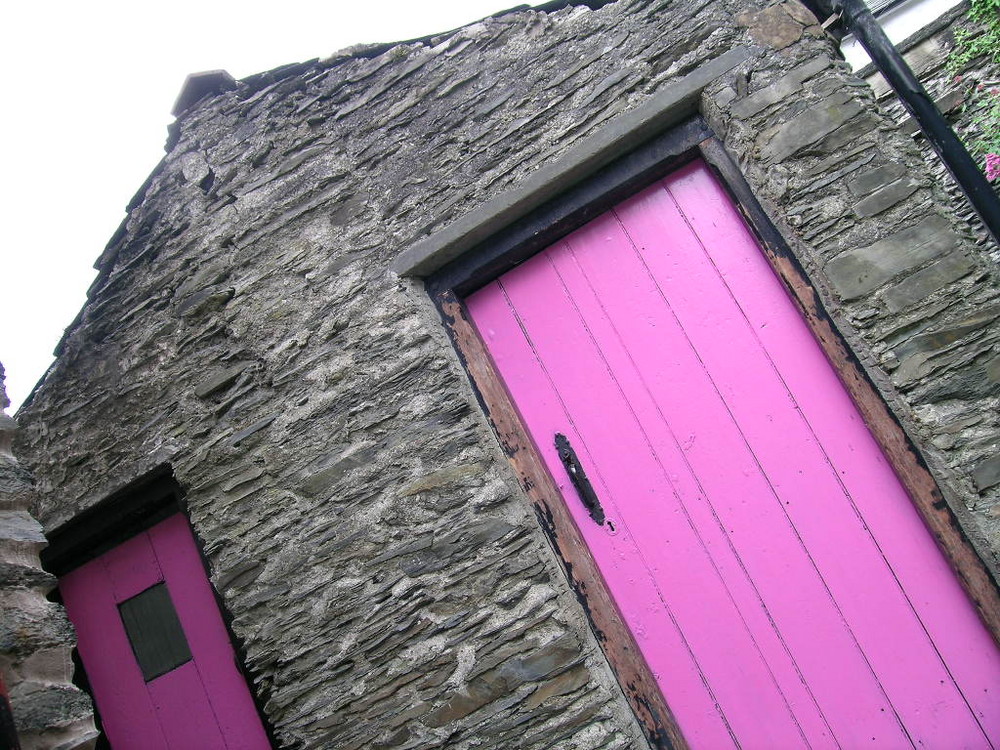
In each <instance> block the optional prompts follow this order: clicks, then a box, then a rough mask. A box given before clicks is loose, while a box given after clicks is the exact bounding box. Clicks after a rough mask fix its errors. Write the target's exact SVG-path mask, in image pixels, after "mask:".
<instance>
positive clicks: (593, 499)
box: [556, 432, 604, 526]
mask: <svg viewBox="0 0 1000 750" xmlns="http://www.w3.org/2000/svg"><path fill="white" fill-rule="evenodd" d="M556 451H557V452H558V453H559V460H560V461H562V462H563V466H565V467H566V473H568V474H569V478H570V481H572V482H573V486H574V487H576V491H577V493H578V494H579V495H580V500H582V501H583V506H584V507H585V508H586V509H587V512H588V513H590V517H591V518H593V519H594V521H596V522H597V525H598V526H603V525H604V508H602V507H601V501H600V499H599V498H598V497H597V493H596V492H594V487H593V485H591V483H590V480H589V479H587V474H586V472H584V470H583V466H581V465H580V460H579V459H578V458H577V457H576V451H574V450H573V446H571V445H570V444H569V438H567V437H566V436H565V435H563V434H562V433H561V432H557V433H556Z"/></svg>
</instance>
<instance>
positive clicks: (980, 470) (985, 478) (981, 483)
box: [972, 455, 1000, 492]
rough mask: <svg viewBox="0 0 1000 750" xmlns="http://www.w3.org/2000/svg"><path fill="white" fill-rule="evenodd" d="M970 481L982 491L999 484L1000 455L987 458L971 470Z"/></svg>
mask: <svg viewBox="0 0 1000 750" xmlns="http://www.w3.org/2000/svg"><path fill="white" fill-rule="evenodd" d="M972 481H973V482H975V484H976V488H977V489H978V490H979V491H980V492H983V491H984V490H988V489H989V488H990V487H995V486H996V485H998V484H1000V455H996V456H993V457H992V458H988V459H986V460H985V461H983V462H982V463H980V464H979V465H978V466H976V468H975V469H973V470H972Z"/></svg>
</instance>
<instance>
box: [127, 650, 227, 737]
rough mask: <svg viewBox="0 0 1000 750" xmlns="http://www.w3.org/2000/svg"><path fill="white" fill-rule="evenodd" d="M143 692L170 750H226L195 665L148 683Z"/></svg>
mask: <svg viewBox="0 0 1000 750" xmlns="http://www.w3.org/2000/svg"><path fill="white" fill-rule="evenodd" d="M146 689H147V690H148V691H149V697H150V699H151V700H152V702H153V706H154V707H155V708H156V714H157V716H158V717H159V720H160V724H161V726H162V727H163V733H164V734H165V735H166V737H167V745H168V746H169V747H170V748H171V750H174V749H175V748H176V750H181V749H182V748H198V750H226V748H227V743H226V741H225V740H224V739H223V737H222V732H220V731H219V722H218V721H217V720H216V718H215V714H214V713H213V711H212V705H211V703H210V702H209V699H208V695H206V693H205V686H204V685H203V683H202V679H201V675H200V674H199V673H198V665H197V662H194V661H189V662H188V663H187V664H182V665H181V666H179V667H177V669H174V670H172V671H170V672H167V673H166V674H164V675H161V676H160V677H157V678H156V679H155V680H152V681H150V682H147V683H146ZM137 747H142V746H141V745H139V746H137ZM228 747H230V748H233V750H235V749H236V748H242V747H243V746H242V745H238V744H235V743H233V744H229V745H228Z"/></svg>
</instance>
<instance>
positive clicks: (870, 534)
mask: <svg viewBox="0 0 1000 750" xmlns="http://www.w3.org/2000/svg"><path fill="white" fill-rule="evenodd" d="M661 184H662V185H663V187H664V190H666V192H667V194H668V195H669V196H670V198H671V200H672V201H673V202H674V205H676V206H677V210H678V212H679V213H680V215H681V217H682V218H683V219H684V223H685V224H687V226H688V228H689V229H690V230H691V232H692V234H693V235H694V236H695V237H696V239H697V241H698V246H699V247H700V248H701V251H702V254H703V255H704V256H705V258H706V259H707V260H708V262H709V264H710V265H711V267H712V270H713V271H714V272H715V275H716V276H717V277H718V279H719V281H720V283H721V284H722V286H723V288H725V290H726V292H727V294H728V295H729V298H730V299H731V300H732V302H733V304H734V305H735V307H736V309H737V310H739V312H740V316H741V317H742V319H743V322H744V324H745V327H746V329H747V330H748V331H749V332H750V336H751V338H752V339H753V341H754V343H755V344H756V346H757V348H758V349H759V350H760V352H761V353H762V354H763V356H764V358H765V360H766V361H767V363H768V365H769V367H770V369H771V370H772V371H773V372H774V375H775V377H776V378H777V380H778V382H779V383H781V387H782V389H784V391H785V394H786V395H787V396H788V399H789V400H790V401H791V402H792V404H793V405H794V407H795V412H796V413H797V414H798V417H799V419H800V421H801V422H802V424H803V425H805V428H806V430H807V431H808V432H809V434H810V435H811V436H812V439H813V442H814V443H815V445H816V447H817V448H818V449H819V451H820V453H821V454H822V456H823V460H824V463H825V464H826V467H827V469H828V471H829V473H830V475H832V476H833V478H834V481H835V482H836V483H837V485H838V486H839V487H840V489H841V492H842V493H843V496H844V497H845V498H846V500H847V502H848V504H849V505H850V507H851V510H852V511H853V512H854V515H855V517H856V518H857V519H858V521H860V523H861V528H862V529H863V531H864V533H865V535H866V536H867V538H868V539H869V540H870V541H871V543H872V545H873V546H874V547H875V549H876V550H877V551H878V555H879V557H880V558H881V560H882V562H883V564H884V565H885V568H886V570H887V571H888V572H889V575H890V576H891V577H892V580H893V581H894V582H895V584H896V587H897V588H898V589H899V591H900V593H901V594H902V596H903V599H904V600H905V601H906V605H907V607H908V608H909V610H910V611H911V612H912V613H913V618H914V619H915V620H916V622H917V623H918V625H919V626H920V629H921V631H922V632H923V633H924V636H925V637H926V639H927V643H928V644H929V645H930V647H931V649H932V650H933V651H934V653H935V655H936V656H937V658H938V661H939V662H940V663H941V666H942V668H943V669H944V670H945V672H946V673H947V675H948V678H949V679H950V680H951V683H952V685H953V686H954V688H955V690H956V692H957V693H958V694H959V695H960V696H961V697H962V701H963V702H964V703H965V706H966V708H967V709H968V711H969V714H970V715H971V716H972V718H973V720H974V721H975V722H976V725H977V726H978V727H979V731H980V732H981V733H982V734H983V737H984V738H986V741H987V742H988V743H989V744H990V746H991V747H993V743H992V742H991V741H990V739H989V736H988V734H987V732H986V729H985V728H984V727H983V725H982V722H981V721H980V719H979V717H978V716H977V715H976V711H975V709H974V708H973V707H972V705H971V704H970V702H969V698H968V696H966V694H965V691H964V690H963V689H962V686H961V685H960V684H959V682H958V680H956V679H955V676H954V674H952V671H951V668H950V667H949V665H948V662H947V661H946V660H945V658H944V656H943V655H942V654H941V652H940V650H939V649H938V646H937V644H936V643H935V642H934V639H933V638H932V637H931V634H930V632H929V631H928V629H927V625H926V624H925V623H924V621H923V618H922V617H921V616H920V613H919V612H917V609H916V607H915V606H914V604H913V600H912V598H911V597H910V594H909V592H908V591H907V589H906V587H905V586H903V583H902V581H900V580H899V576H898V575H897V573H896V570H895V569H894V568H893V566H892V563H891V562H890V561H889V558H888V557H887V556H886V553H885V552H884V551H883V549H882V545H881V544H880V543H879V541H878V539H876V538H875V535H874V533H873V532H872V530H871V527H870V525H869V524H868V522H867V521H866V519H865V517H864V516H863V515H862V513H861V510H860V509H859V508H858V506H857V504H856V502H855V501H854V497H853V495H852V494H851V492H850V490H848V488H847V486H846V485H845V484H844V481H843V479H842V478H841V476H840V473H839V472H838V471H837V470H836V468H835V466H834V464H833V459H832V458H831V457H830V455H829V453H828V452H827V450H826V446H825V445H824V444H823V442H822V441H821V440H820V438H819V435H817V434H816V430H815V429H814V428H813V425H812V423H811V422H810V421H809V419H808V417H806V415H805V412H804V411H803V410H802V408H801V407H800V406H799V403H798V401H797V399H796V398H795V394H793V393H792V389H791V388H790V387H789V386H788V384H787V382H786V381H785V378H784V376H783V375H782V373H781V371H780V370H779V369H778V366H777V364H776V363H775V361H774V359H773V358H772V357H771V354H770V352H769V351H768V349H767V347H766V346H765V345H764V342H763V341H761V340H760V337H759V336H758V335H757V330H756V328H755V327H754V326H753V325H752V324H751V323H750V319H749V317H748V316H747V314H746V311H745V310H744V308H743V306H742V305H741V304H740V301H739V299H738V298H737V297H736V294H735V293H734V292H733V290H732V288H731V287H730V285H729V283H728V282H727V281H726V278H725V276H724V275H723V274H722V272H721V270H720V269H719V267H718V266H717V265H716V262H715V259H714V258H713V257H712V254H711V253H710V252H709V251H708V248H707V246H706V244H705V243H704V242H703V241H702V238H701V235H700V234H699V233H698V231H697V230H696V229H695V228H694V224H693V223H692V221H691V220H690V219H689V217H688V216H687V214H686V213H685V212H684V210H683V208H681V205H680V201H679V200H678V198H677V197H676V196H675V195H674V194H673V192H672V191H671V190H670V187H669V185H668V184H667V183H666V180H662V181H661ZM748 234H749V232H748ZM751 236H752V235H751ZM754 245H756V242H754ZM782 292H783V293H784V290H782Z"/></svg>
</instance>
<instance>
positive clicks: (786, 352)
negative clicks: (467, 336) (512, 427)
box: [466, 162, 1000, 749]
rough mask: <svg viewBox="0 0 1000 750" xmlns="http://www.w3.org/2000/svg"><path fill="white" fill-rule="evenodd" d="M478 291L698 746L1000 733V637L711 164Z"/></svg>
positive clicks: (527, 416)
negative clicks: (571, 457) (577, 470)
mask: <svg viewBox="0 0 1000 750" xmlns="http://www.w3.org/2000/svg"><path fill="white" fill-rule="evenodd" d="M466 302H467V305H468V309H469V312H470V314H471V316H472V319H473V321H474V322H475V324H476V326H477V328H478V330H479V332H480V334H481V336H482V338H483V340H484V341H485V342H486V345H487V347H488V349H489V351H490V353H491V355H492V357H493V358H494V360H495V363H496V365H497V368H498V370H499V372H500V373H501V376H502V378H503V379H504V382H505V384H506V386H507V388H508V390H509V391H510V393H511V396H512V398H513V400H514V402H515V403H516V404H517V406H518V409H519V411H520V412H521V416H522V419H523V421H524V423H525V426H526V427H527V429H528V431H529V432H530V434H531V436H532V438H533V440H534V441H535V443H536V445H537V446H538V448H539V450H540V452H541V454H542V457H543V459H544V460H545V462H546V464H547V466H548V468H549V470H550V471H551V472H552V474H553V476H554V477H555V479H556V481H557V483H558V484H559V485H560V487H561V488H562V490H563V495H564V499H565V502H566V503H567V504H568V505H569V506H570V509H571V511H572V513H573V515H574V518H575V520H576V523H577V524H578V526H579V527H580V529H581V530H582V532H583V535H584V537H585V539H586V542H587V544H588V546H589V548H590V550H591V552H592V554H593V555H594V557H595V559H596V561H597V563H598V565H599V567H600V570H601V572H602V574H603V576H604V577H605V579H606V582H607V584H608V587H609V589H610V590H611V592H612V595H613V596H614V598H615V600H616V602H617V604H618V606H619V608H620V609H621V612H622V614H623V616H624V618H625V620H626V622H627V624H628V626H629V627H630V629H631V630H632V632H633V634H634V635H635V638H636V640H637V642H638V644H639V647H640V649H641V651H642V653H643V655H644V657H645V659H646V660H647V662H648V664H649V667H650V668H651V670H652V672H653V674H654V676H655V677H656V679H657V681H658V683H659V685H660V687H661V689H662V691H663V693H664V696H665V698H666V700H667V703H668V704H669V706H670V707H671V709H672V710H673V712H674V714H675V716H676V717H677V720H678V722H679V724H680V728H681V731H682V732H683V734H684V735H685V737H686V738H687V739H688V741H689V743H690V744H691V745H692V746H694V747H696V748H712V749H714V748H724V747H743V748H790V747H817V748H819V747H843V748H859V747H870V748H879V749H881V748H896V747H927V748H964V747H975V748H980V747H992V746H994V744H996V743H998V742H1000V653H998V650H997V648H996V646H995V645H994V643H993V641H992V639H991V637H990V635H989V634H988V632H987V631H986V630H985V628H984V627H983V625H982V624H981V623H980V621H979V619H978V618H977V616H976V614H975V611H974V610H973V608H972V606H971V604H970V603H969V601H968V600H967V598H966V596H965V594H964V593H963V591H962V589H961V588H960V587H959V585H958V583H957V581H956V580H955V578H954V576H953V574H952V573H951V571H950V570H949V568H948V566H947V564H946V563H945V561H944V559H943V557H942V556H941V554H940V553H939V551H938V549H937V548H936V546H935V544H934V542H933V540H932V539H931V537H930V535H929V534H928V532H927V531H926V529H925V527H924V525H923V523H922V521H921V519H920V518H919V517H918V515H917V513H916V511H915V510H914V509H913V507H912V504H911V501H910V500H909V498H908V497H907V495H906V493H905V491H904V490H903V488H902V486H901V485H900V483H899V481H898V479H897V477H896V476H895V474H894V473H893V471H892V470H891V468H890V467H889V466H888V465H887V463H886V461H885V459H884V457H883V455H882V454H881V452H880V450H879V448H878V446H877V445H876V443H875V442H874V440H873V438H872V437H871V435H870V434H869V432H868V430H867V429H866V427H865V425H864V424H863V422H862V420H861V418H860V416H859V415H858V413H857V410H856V408H855V407H854V404H853V403H852V401H851V400H850V398H849V396H848V395H847V394H846V392H845V391H844V389H843V387H842V386H841V384H840V382H839V380H838V379H837V377H836V374H835V373H834V371H833V370H832V368H831V366H830V365H829V363H828V361H827V360H826V358H825V356H824V355H823V353H822V351H821V350H820V349H819V347H818V345H817V344H816V342H815V340H814V339H813V337H812V335H811V334H810V332H809V330H808V329H807V327H806V325H805V323H804V321H803V320H802V319H801V317H800V316H799V314H798V312H797V310H796V309H795V308H794V307H793V305H792V303H791V301H790V299H789V298H788V296H787V294H786V292H785V290H784V287H783V286H782V285H781V284H780V282H779V281H778V279H777V278H776V276H775V275H774V273H773V272H772V270H771V268H770V266H769V265H768V263H767V262H766V260H765V258H764V257H763V255H762V254H761V252H760V250H759V248H758V246H757V244H756V241H755V239H754V238H753V236H752V235H751V234H750V232H749V231H748V229H747V227H746V226H745V224H744V223H743V221H742V220H741V218H740V216H739V215H738V213H737V212H736V210H735V209H734V206H733V205H732V203H731V202H730V200H729V198H728V197H727V195H726V194H725V192H724V191H723V190H722V188H721V187H720V185H719V184H718V183H717V182H716V181H715V179H714V177H713V176H712V175H711V173H710V172H709V171H708V169H707V168H706V167H705V166H704V165H703V164H702V163H700V162H696V163H694V164H691V165H689V166H687V167H685V168H683V169H681V170H680V171H678V172H676V173H675V174H673V175H672V176H670V177H669V178H667V179H665V180H663V181H661V182H659V183H657V184H655V185H653V186H652V187H650V188H648V189H647V190H645V191H644V192H642V193H641V194H639V195H637V196H635V197H633V198H631V199H629V200H627V201H625V202H624V203H622V204H621V205H619V206H617V207H616V208H615V209H613V210H612V211H610V212H608V213H607V214H605V215H603V216H601V217H599V218H598V219H596V220H594V221H592V222H591V223H590V224H588V225H586V226H584V227H583V228H581V229H579V230H578V231H576V232H575V233H573V234H572V235H570V236H569V237H567V238H566V239H565V240H562V241H560V242H558V243H557V244H555V245H553V246H552V247H550V248H549V249H547V250H546V251H544V252H543V253H541V254H539V255H537V256H535V257H534V258H532V259H531V260H529V261H528V262H526V263H524V264H522V265H521V266H519V267H517V268H516V269H514V270H512V271H510V272H508V273H507V274H505V275H504V276H502V277H501V278H500V279H498V280H497V281H496V282H494V283H492V284H490V285H489V286H487V287H485V288H483V289H481V290H479V291H478V292H476V293H475V294H473V295H471V296H470V297H469V298H468V299H467V300H466ZM556 435H563V436H565V438H566V440H567V441H568V443H569V445H570V446H571V448H572V449H573V451H574V452H575V453H576V455H577V457H578V459H579V463H580V464H581V467H582V470H583V471H584V472H585V473H586V474H587V475H588V477H589V479H590V482H591V484H592V485H593V488H594V491H595V494H596V496H597V499H598V500H599V502H600V503H601V505H602V507H603V513H604V516H605V519H604V521H603V523H599V521H601V520H602V519H601V517H600V515H601V514H600V513H594V514H591V513H589V512H588V510H587V508H586V507H585V506H584V504H583V502H582V501H581V499H580V493H579V492H578V490H577V489H576V488H575V487H574V486H573V484H572V483H571V482H570V479H569V476H568V474H567V469H566V467H565V465H564V463H563V462H562V461H561V460H560V456H559V455H558V454H557V450H556V445H555V442H556Z"/></svg>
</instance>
